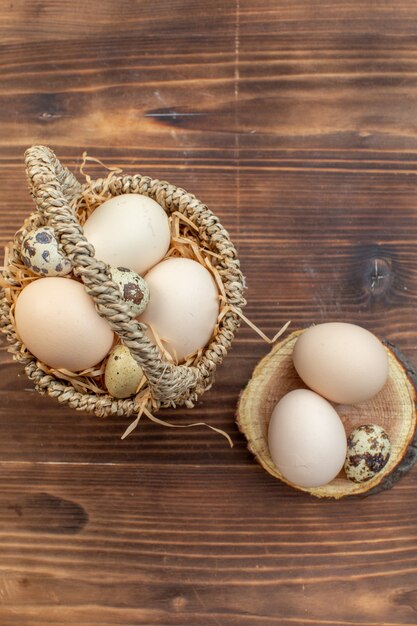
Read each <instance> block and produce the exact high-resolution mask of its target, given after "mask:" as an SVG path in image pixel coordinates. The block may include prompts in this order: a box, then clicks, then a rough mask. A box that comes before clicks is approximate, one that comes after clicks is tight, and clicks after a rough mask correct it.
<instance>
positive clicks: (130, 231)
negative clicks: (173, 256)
mask: <svg viewBox="0 0 417 626" xmlns="http://www.w3.org/2000/svg"><path fill="white" fill-rule="evenodd" d="M83 229H84V235H85V237H86V239H87V240H88V241H89V242H90V243H91V244H92V245H93V246H94V249H95V257H96V258H97V259H99V260H101V261H104V262H105V263H108V264H109V265H111V266H113V267H128V268H129V269H131V270H134V271H135V272H137V273H138V274H141V275H142V274H144V273H145V272H146V271H147V270H149V269H150V268H151V267H153V266H154V265H155V264H156V263H158V262H159V261H160V260H161V259H162V258H163V257H164V256H165V254H166V252H167V250H168V248H169V243H170V238H171V232H170V228H169V222H168V216H167V214H166V213H165V211H164V210H163V208H162V207H161V206H160V205H159V204H158V203H157V202H155V200H152V198H148V197H147V196H142V195H140V194H136V193H128V194H122V195H121V196H114V197H113V198H110V200H106V202H103V204H101V205H100V206H98V207H97V208H96V209H95V211H94V212H93V213H92V214H91V215H90V217H89V218H88V219H87V220H86V222H85V224H84V227H83Z"/></svg>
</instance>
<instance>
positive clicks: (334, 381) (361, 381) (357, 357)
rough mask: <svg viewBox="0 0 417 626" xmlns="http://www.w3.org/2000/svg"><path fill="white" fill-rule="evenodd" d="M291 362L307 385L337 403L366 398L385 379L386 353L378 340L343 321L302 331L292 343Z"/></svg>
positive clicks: (386, 367)
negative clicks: (293, 344)
mask: <svg viewBox="0 0 417 626" xmlns="http://www.w3.org/2000/svg"><path fill="white" fill-rule="evenodd" d="M293 361H294V366H295V369H296V370H297V372H298V375H299V376H300V378H301V379H302V380H303V382H304V383H305V384H306V385H308V387H310V388H311V389H313V391H315V392H316V393H319V394H320V395H322V396H324V397H325V398H327V399H328V400H332V401H333V402H338V403H340V404H356V403H359V402H365V401H366V400H369V399H370V398H372V396H374V395H376V394H377V393H378V392H379V391H380V390H381V389H382V387H383V386H384V385H385V383H386V381H387V378H388V355H387V351H386V350H385V348H384V346H383V344H382V343H381V341H380V340H379V339H378V338H377V337H375V335H373V334H372V333H370V332H369V331H368V330H366V329H365V328H362V327H361V326H356V325H355V324H348V323H345V322H327V323H325V324H318V325H317V326H311V327H310V328H308V329H307V330H305V331H304V332H303V333H302V334H301V335H300V336H299V338H298V339H297V341H296V343H295V346H294V351H293Z"/></svg>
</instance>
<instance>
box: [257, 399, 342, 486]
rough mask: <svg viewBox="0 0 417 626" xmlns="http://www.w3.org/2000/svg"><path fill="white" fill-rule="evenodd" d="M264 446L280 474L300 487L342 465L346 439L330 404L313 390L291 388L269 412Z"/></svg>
mask: <svg viewBox="0 0 417 626" xmlns="http://www.w3.org/2000/svg"><path fill="white" fill-rule="evenodd" d="M268 446H269V451H270V454H271V458H272V461H273V462H274V465H275V466H276V467H277V468H278V470H279V471H280V472H281V474H282V475H283V476H284V478H286V479H287V480H289V481H290V482H292V483H294V484H295V485H298V486H300V487H320V486H321V485H325V484H326V483H328V482H330V481H331V480H333V478H335V477H336V476H337V475H338V473H339V472H340V470H341V469H342V467H343V464H344V462H345V458H346V448H347V442H346V434H345V429H344V426H343V423H342V420H341V419H340V417H339V415H338V414H337V413H336V411H335V410H334V408H333V407H332V405H331V404H330V403H329V402H327V400H325V399H324V398H322V397H321V396H319V395H318V394H316V393H314V391H310V390H309V389H295V390H293V391H290V392H289V393H287V394H286V395H285V396H283V397H282V398H281V400H280V401H279V402H278V404H277V405H276V406H275V408H274V410H273V412H272V416H271V420H270V422H269V428H268Z"/></svg>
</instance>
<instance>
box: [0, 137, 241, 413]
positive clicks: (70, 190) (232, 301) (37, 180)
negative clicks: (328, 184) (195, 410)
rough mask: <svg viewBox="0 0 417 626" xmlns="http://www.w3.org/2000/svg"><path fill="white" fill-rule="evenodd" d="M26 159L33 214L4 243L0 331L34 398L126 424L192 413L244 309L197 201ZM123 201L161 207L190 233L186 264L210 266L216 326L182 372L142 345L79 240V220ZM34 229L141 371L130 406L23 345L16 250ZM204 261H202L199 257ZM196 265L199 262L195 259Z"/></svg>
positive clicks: (46, 159) (165, 188)
mask: <svg viewBox="0 0 417 626" xmlns="http://www.w3.org/2000/svg"><path fill="white" fill-rule="evenodd" d="M25 156H26V169H27V176H28V180H29V184H30V190H31V194H32V196H33V199H34V201H35V204H36V210H35V211H34V212H33V213H32V214H31V215H30V216H29V217H28V218H27V219H26V221H25V223H24V224H23V226H22V228H21V229H20V230H19V231H18V232H17V233H16V236H15V238H14V240H13V242H12V243H11V244H10V246H9V248H8V250H7V255H6V259H5V269H4V272H3V275H2V280H1V284H2V288H3V293H2V298H1V301H0V328H1V330H2V331H3V332H4V333H5V334H6V336H7V339H8V341H9V342H10V343H11V347H10V351H11V352H12V353H13V355H14V358H15V359H16V360H17V361H19V362H21V363H22V364H23V365H24V366H25V371H26V374H27V376H28V377H29V379H31V380H32V381H33V382H34V384H35V387H36V389H37V390H38V391H39V392H40V393H42V394H48V395H49V396H51V397H53V398H55V399H57V400H58V401H59V402H61V403H66V404H68V405H69V406H70V407H72V408H74V409H77V410H82V411H90V412H94V413H96V415H98V416H100V417H105V416H107V415H120V416H125V417H128V416H131V415H138V414H140V413H141V412H142V411H145V412H146V411H148V412H151V411H153V412H155V411H157V410H158V409H159V408H163V407H175V406H178V405H186V406H187V407H192V406H193V405H194V403H195V402H196V400H197V399H198V397H199V396H200V395H201V394H202V393H204V392H205V391H206V390H208V389H209V388H210V387H211V385H212V383H213V380H214V375H215V371H216V368H217V366H218V365H219V364H220V363H221V362H222V361H223V359H224V357H225V356H226V354H227V352H228V350H229V348H230V346H231V343H232V340H233V337H234V334H235V332H236V330H237V328H238V326H239V323H240V319H241V318H240V315H239V314H240V313H241V307H243V306H244V304H245V300H244V298H243V289H244V286H243V277H242V274H241V271H240V266H239V260H238V258H237V253H236V250H235V248H234V246H233V244H232V242H231V240H230V237H229V235H228V233H227V231H226V230H225V229H224V228H223V227H222V225H221V224H220V222H219V220H218V218H217V217H216V216H215V215H214V214H213V213H212V212H211V211H210V210H209V209H208V208H207V207H206V206H205V205H204V204H203V203H201V202H200V201H199V200H198V199H197V198H196V197H195V196H193V195H192V194H190V193H188V192H186V191H184V189H181V188H178V187H175V186H174V185H171V184H170V183H167V182H165V181H160V180H156V179H151V178H149V177H147V176H140V175H133V176H122V175H118V174H119V172H120V170H119V171H118V172H114V171H113V172H111V173H110V174H109V176H107V178H104V179H102V178H100V179H97V180H90V179H89V178H88V177H87V180H86V182H84V184H81V183H80V182H79V181H78V180H77V179H76V178H75V177H74V175H73V174H72V173H71V172H70V171H69V170H68V169H67V168H66V167H63V166H62V165H61V163H60V162H59V161H58V159H57V158H56V156H55V154H54V153H53V152H52V150H50V149H49V148H47V147H44V146H34V147H32V148H30V149H29V150H27V152H26V155H25ZM127 193H129V194H142V195H144V196H148V197H149V198H152V199H153V200H155V201H156V202H158V203H159V204H160V205H161V206H162V208H163V209H164V210H165V212H166V213H167V215H168V217H169V218H170V219H171V224H172V219H173V217H172V216H177V217H176V219H179V220H180V222H181V224H182V226H181V228H184V229H187V228H188V229H189V231H190V233H191V234H190V238H191V239H190V241H191V244H192V245H191V247H190V248H189V249H188V248H187V250H188V251H189V254H190V255H191V256H189V258H193V257H192V250H193V246H194V248H195V249H197V248H198V249H199V250H203V251H204V254H206V257H204V259H206V258H210V259H212V266H210V264H209V263H208V262H207V263H208V269H212V270H213V272H212V273H213V275H214V276H215V278H216V279H217V285H218V289H219V294H220V303H221V304H220V315H219V319H218V324H217V326H216V329H215V332H214V333H213V335H212V338H211V340H210V342H209V344H208V345H207V346H206V347H205V348H204V349H203V350H201V351H199V352H198V353H197V354H195V355H194V357H193V358H191V359H190V360H188V361H187V362H186V363H185V364H180V365H177V364H175V363H173V362H172V360H171V361H170V360H169V359H168V358H167V356H166V354H164V353H163V351H161V350H160V349H159V348H158V347H157V346H156V345H154V344H153V343H151V342H150V341H149V339H148V337H147V336H146V330H147V327H146V326H145V325H144V324H143V323H140V322H139V321H138V320H136V319H135V318H134V317H133V314H132V313H131V311H130V309H129V308H128V306H127V304H126V302H124V301H123V299H122V296H121V293H120V291H119V288H118V286H117V285H116V284H115V283H114V282H113V281H112V280H111V275H110V271H109V270H110V268H109V266H108V265H107V264H105V263H103V262H101V261H99V260H98V259H96V258H95V257H94V248H93V246H92V245H91V244H89V243H88V241H87V240H86V239H85V237H84V234H83V229H82V223H83V219H84V220H85V218H86V213H87V214H88V211H90V212H91V211H92V210H94V209H95V208H97V206H99V205H100V203H102V202H104V201H105V200H107V199H109V198H110V197H112V196H119V195H122V194H127ZM83 203H84V204H83ZM94 203H95V204H94ZM80 207H81V208H80ZM41 226H49V227H51V228H53V230H54V234H55V236H56V238H57V240H58V242H59V245H60V248H61V250H62V251H63V252H64V254H65V256H66V257H67V259H68V260H69V261H70V263H71V266H72V276H71V277H72V278H74V279H75V280H78V281H80V282H82V283H83V285H84V287H85V289H86V292H87V293H88V295H89V296H90V297H91V298H92V299H93V301H94V303H95V307H96V310H97V312H98V313H99V315H100V316H101V317H103V318H104V319H106V320H107V322H108V324H109V325H110V327H111V329H112V330H113V331H114V333H115V336H116V337H117V340H118V341H120V342H121V343H123V344H124V345H126V346H127V347H128V348H129V350H130V352H131V354H132V356H133V358H134V359H135V360H136V361H137V363H139V365H140V366H141V367H142V370H143V372H144V375H145V378H146V382H145V385H144V387H145V391H144V390H143V389H142V391H141V392H140V393H139V392H138V393H137V394H136V395H135V396H132V397H130V398H127V399H116V398H114V397H112V396H110V395H109V394H108V393H107V391H106V389H105V387H104V386H103V380H102V377H101V379H98V380H97V381H95V382H94V385H95V388H96V389H97V391H96V392H93V391H92V390H91V381H90V380H87V379H88V375H86V381H85V382H86V383H89V384H88V385H86V384H84V385H83V381H82V380H81V381H80V380H79V378H77V377H74V378H73V379H72V378H71V375H69V376H68V375H64V374H63V373H62V372H60V371H51V370H50V368H48V367H47V366H45V364H43V363H41V362H39V361H38V360H37V359H36V358H35V357H34V356H33V355H32V354H31V353H30V352H29V351H28V350H27V349H26V347H25V346H24V345H22V342H21V341H20V339H19V337H18V335H17V333H16V329H15V325H14V318H13V308H14V302H15V299H16V297H17V296H18V294H19V292H20V290H21V289H22V288H24V285H25V281H27V280H35V279H37V278H38V277H36V276H32V277H30V276H29V277H28V276H24V275H23V278H22V272H24V270H25V268H24V265H23V264H22V258H21V254H20V251H21V246H22V241H23V239H24V237H25V236H26V234H27V233H29V232H30V231H33V230H34V229H36V228H38V227H41ZM181 232H182V231H181ZM184 232H185V231H184ZM187 232H188V231H187ZM207 255H209V256H207ZM200 256H201V254H200ZM201 259H202V260H201V262H203V261H204V259H203V257H202V256H201ZM195 260H199V254H197V258H196V259H195ZM213 267H215V270H214V269H213ZM100 385H101V388H100Z"/></svg>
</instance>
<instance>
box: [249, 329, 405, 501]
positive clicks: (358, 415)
mask: <svg viewBox="0 0 417 626" xmlns="http://www.w3.org/2000/svg"><path fill="white" fill-rule="evenodd" d="M302 332H303V331H302V330H299V331H295V332H293V333H291V334H290V335H289V336H288V337H286V338H285V339H284V340H283V341H281V342H280V343H278V344H277V345H276V346H274V347H273V349H272V350H271V352H270V353H269V354H268V355H267V356H266V357H264V358H263V359H262V361H260V363H259V364H258V365H257V367H256V368H255V370H254V373H253V375H252V378H251V380H250V381H249V383H248V385H247V386H246V388H245V389H244V391H243V392H242V394H241V397H240V400H239V404H238V409H237V424H238V426H239V429H240V430H241V432H242V433H244V435H245V436H246V438H247V440H248V448H249V450H250V451H251V452H252V453H253V454H254V455H255V457H256V459H257V461H258V462H259V463H260V464H261V466H262V467H263V468H264V469H265V470H266V471H267V472H269V473H270V474H272V476H275V477H276V478H279V479H280V480H282V481H284V482H286V483H287V484H288V485H291V486H292V487H295V488H296V489H300V490H301V491H305V492H308V493H310V494H312V495H313V496H316V497H319V498H325V497H328V498H342V497H344V496H351V495H360V494H365V493H367V494H369V493H370V492H371V491H372V492H373V493H374V492H375V491H379V490H380V489H382V488H389V487H391V486H392V484H394V482H396V480H397V479H398V478H399V477H400V476H401V475H402V474H403V473H404V472H405V471H408V469H410V467H411V466H412V465H413V463H414V462H415V460H416V457H417V453H416V448H415V447H414V446H413V443H414V442H413V438H414V436H415V430H416V392H415V388H414V384H413V382H412V380H411V377H412V376H413V372H412V370H411V368H409V367H408V366H407V365H405V364H404V359H403V357H401V355H399V353H398V351H397V350H396V349H395V348H394V346H391V345H389V344H388V343H385V344H384V345H385V349H386V350H387V353H388V359H389V378H388V381H387V383H386V384H385V386H384V387H383V389H382V390H381V391H380V392H379V393H378V394H377V395H376V396H374V397H373V398H372V399H371V400H368V401H367V402H362V403H360V404H355V405H345V404H335V403H332V405H333V406H334V407H335V409H336V411H337V412H338V414H339V416H340V417H341V419H342V422H343V424H344V427H345V430H346V435H347V436H348V435H349V434H350V432H351V431H352V430H353V429H354V428H356V427H357V426H360V425H361V424H370V423H376V424H380V425H381V426H382V427H383V428H384V429H385V430H386V432H387V433H388V436H389V438H390V440H391V455H390V458H389V460H388V463H387V465H386V466H385V467H384V469H383V470H382V471H381V472H379V474H377V475H376V476H374V478H372V479H371V480H368V481H366V482H364V483H354V482H352V481H351V480H348V479H347V478H346V476H345V473H344V471H343V470H342V471H341V472H340V474H339V475H338V476H337V477H336V478H335V479H334V480H333V481H332V482H330V483H328V484H327V485H324V486H322V487H315V488H303V487H298V486H297V485H294V484H293V483H291V482H289V481H288V480H286V479H285V478H284V477H283V476H282V475H281V474H280V472H279V471H278V470H277V469H276V467H275V466H274V464H273V462H272V459H271V457H270V454H269V450H268V424H269V420H270V417H271V414H272V411H273V408H274V406H275V405H276V403H277V402H278V401H279V400H280V399H281V398H282V397H283V396H284V395H285V394H286V393H288V392H289V391H292V390H293V389H306V388H307V387H306V385H305V384H304V383H303V381H302V380H301V378H300V377H299V376H298V374H297V372H296V370H295V368H294V365H293V362H292V352H293V348H294V344H295V342H296V340H297V338H298V336H299V335H300V334H301V333H302Z"/></svg>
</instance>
